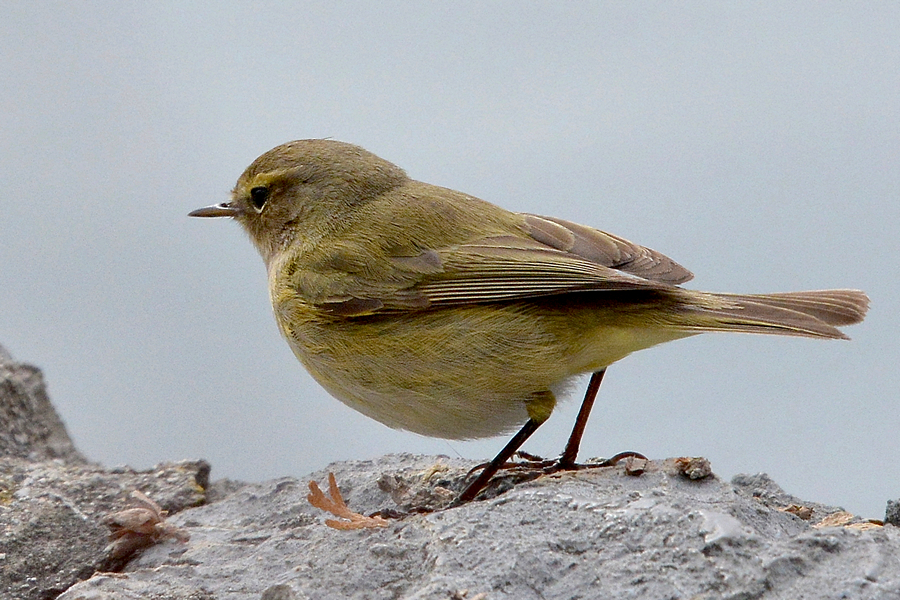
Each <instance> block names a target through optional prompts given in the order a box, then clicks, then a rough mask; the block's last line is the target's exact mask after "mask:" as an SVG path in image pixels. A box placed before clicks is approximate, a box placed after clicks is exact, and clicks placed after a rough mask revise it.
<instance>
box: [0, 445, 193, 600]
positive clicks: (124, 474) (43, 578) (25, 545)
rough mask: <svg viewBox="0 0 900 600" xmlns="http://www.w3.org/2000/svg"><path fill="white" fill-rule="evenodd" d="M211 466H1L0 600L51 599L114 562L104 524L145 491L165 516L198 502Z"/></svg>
mask: <svg viewBox="0 0 900 600" xmlns="http://www.w3.org/2000/svg"><path fill="white" fill-rule="evenodd" d="M208 477H209V465H208V464H207V463H205V462H203V461H185V462H180V463H169V464H162V465H157V466H156V467H154V468H153V469H150V470H147V471H135V470H133V469H128V468H122V467H120V468H116V469H104V468H102V467H99V466H96V465H89V464H84V463H81V464H65V463H63V462H62V461H60V460H56V461H49V462H39V463H34V462H30V461H27V460H24V459H21V458H2V459H0V528H2V531H3V535H2V537H0V564H2V569H0V590H4V592H3V593H2V594H0V597H2V598H15V599H16V600H38V599H40V600H44V599H47V598H55V597H56V596H58V595H59V594H61V593H62V592H64V591H65V590H66V589H68V588H70V587H71V586H72V585H73V584H74V583H76V582H77V581H80V580H83V579H87V578H89V577H91V575H93V574H94V572H95V571H97V570H101V569H107V570H108V569H110V568H116V567H121V566H122V564H124V561H112V560H111V557H110V548H109V546H108V542H109V540H108V538H109V534H110V530H109V528H108V527H107V526H106V525H105V524H104V520H105V519H106V518H107V517H108V516H109V515H111V514H113V513H116V512H118V511H121V510H123V509H127V508H129V507H130V506H133V505H134V502H133V501H132V500H131V499H130V497H129V495H130V493H131V492H132V490H135V489H140V490H143V491H144V493H146V494H147V495H148V496H150V497H152V498H153V499H154V500H155V501H156V502H158V503H159V504H161V505H162V506H163V508H165V509H166V510H168V511H169V512H170V513H176V512H178V511H181V510H184V509H185V508H187V507H189V506H196V505H198V504H201V503H202V502H203V501H204V498H205V495H204V482H206V483H208Z"/></svg>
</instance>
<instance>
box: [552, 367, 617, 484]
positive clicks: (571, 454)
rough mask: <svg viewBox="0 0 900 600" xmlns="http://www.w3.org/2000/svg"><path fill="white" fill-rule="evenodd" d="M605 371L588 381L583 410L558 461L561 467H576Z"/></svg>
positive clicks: (582, 405) (582, 404) (579, 413)
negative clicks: (580, 447) (579, 450)
mask: <svg viewBox="0 0 900 600" xmlns="http://www.w3.org/2000/svg"><path fill="white" fill-rule="evenodd" d="M604 373H606V367H604V368H602V369H600V370H599V371H596V372H595V373H594V374H593V375H591V381H590V383H588V388H587V391H586V392H585V393H584V400H582V402H581V410H579V411H578V417H577V418H576V419H575V427H573V428H572V433H571V434H570V435H569V441H568V442H567V443H566V449H565V450H563V453H562V456H560V457H559V460H558V461H557V464H558V465H559V468H560V469H562V470H566V469H572V468H574V467H575V459H577V458H578V448H579V446H581V436H583V435H584V428H585V426H586V425H587V422H588V417H590V416H591V409H592V408H593V407H594V400H595V399H596V398H597V391H598V390H599V389H600V383H601V382H602V381H603V375H604Z"/></svg>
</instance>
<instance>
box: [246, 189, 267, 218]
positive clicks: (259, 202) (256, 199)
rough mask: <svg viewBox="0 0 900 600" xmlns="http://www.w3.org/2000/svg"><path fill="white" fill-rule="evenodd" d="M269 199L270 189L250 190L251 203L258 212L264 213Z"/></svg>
mask: <svg viewBox="0 0 900 600" xmlns="http://www.w3.org/2000/svg"><path fill="white" fill-rule="evenodd" d="M268 199H269V188H267V187H263V186H260V187H255V188H253V189H251V190H250V203H251V204H253V207H254V208H255V209H256V212H262V209H263V207H264V206H265V205H266V201H267V200H268Z"/></svg>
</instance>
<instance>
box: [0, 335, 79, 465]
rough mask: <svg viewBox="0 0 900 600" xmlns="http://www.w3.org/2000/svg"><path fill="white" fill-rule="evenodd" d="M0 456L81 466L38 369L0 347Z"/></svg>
mask: <svg viewBox="0 0 900 600" xmlns="http://www.w3.org/2000/svg"><path fill="white" fill-rule="evenodd" d="M0 456H18V457H20V458H27V459H29V460H33V461H39V460H50V459H54V458H61V459H64V460H66V461H69V462H73V461H74V462H78V461H81V462H84V457H82V456H81V454H79V453H78V451H77V450H76V449H75V446H74V444H72V440H71V439H70V438H69V434H68V433H67V432H66V427H65V425H63V422H62V420H61V419H60V418H59V415H58V414H56V409H54V408H53V405H52V404H51V403H50V399H49V398H48V397H47V390H46V388H45V386H44V378H43V375H42V374H41V371H40V369H38V368H37V367H33V366H31V365H26V364H20V363H17V362H15V361H14V360H13V359H12V357H11V356H10V355H9V353H8V352H7V351H6V350H5V349H4V348H3V347H2V346H0Z"/></svg>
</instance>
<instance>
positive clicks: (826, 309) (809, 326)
mask: <svg viewBox="0 0 900 600" xmlns="http://www.w3.org/2000/svg"><path fill="white" fill-rule="evenodd" d="M706 296H708V297H711V298H712V299H713V300H714V302H711V303H704V304H705V306H702V307H701V306H695V307H692V308H691V309H690V311H691V318H690V319H688V321H689V324H687V325H686V326H685V328H687V329H690V330H696V331H734V332H744V333H770V334H777V335H795V336H803V337H813V338H829V339H849V338H848V337H847V336H846V335H845V334H844V333H843V332H842V331H840V330H839V329H838V327H840V326H844V325H853V324H855V323H859V322H861V321H862V320H863V318H864V317H865V316H866V311H867V310H868V308H869V298H868V296H866V294H865V293H864V292H861V291H859V290H816V291H811V292H786V293H779V294H717V293H712V294H706ZM716 301H718V302H716Z"/></svg>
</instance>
